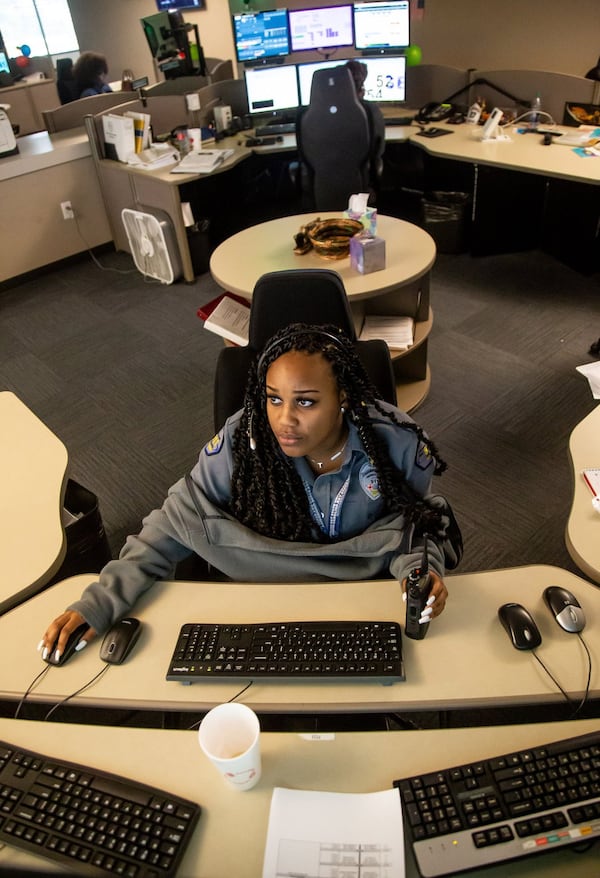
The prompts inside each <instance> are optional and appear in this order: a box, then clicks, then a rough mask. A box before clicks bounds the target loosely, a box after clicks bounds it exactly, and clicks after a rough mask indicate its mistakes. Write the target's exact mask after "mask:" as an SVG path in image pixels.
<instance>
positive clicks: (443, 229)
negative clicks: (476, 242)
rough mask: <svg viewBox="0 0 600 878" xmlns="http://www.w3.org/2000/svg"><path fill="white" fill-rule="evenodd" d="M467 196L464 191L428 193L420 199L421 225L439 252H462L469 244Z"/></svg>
mask: <svg viewBox="0 0 600 878" xmlns="http://www.w3.org/2000/svg"><path fill="white" fill-rule="evenodd" d="M470 201H471V196H470V195H469V193H468V192H430V193H427V194H426V195H425V197H424V198H423V201H422V216H423V221H422V226H423V228H424V229H425V231H426V232H429V234H430V235H431V237H432V238H433V240H434V241H435V244H436V247H437V249H438V250H439V252H440V253H464V251H465V250H467V249H468V246H469V226H470V216H469V207H470Z"/></svg>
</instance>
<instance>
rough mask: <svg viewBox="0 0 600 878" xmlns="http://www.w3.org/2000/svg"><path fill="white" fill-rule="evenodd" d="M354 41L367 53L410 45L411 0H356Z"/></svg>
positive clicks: (383, 51)
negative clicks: (369, 0)
mask: <svg viewBox="0 0 600 878" xmlns="http://www.w3.org/2000/svg"><path fill="white" fill-rule="evenodd" d="M354 45H355V47H356V48H357V49H360V50H361V51H362V52H364V53H365V54H370V53H372V54H384V53H385V52H386V51H394V50H395V49H404V48H406V47H407V46H409V45H410V5H409V0H371V2H369V3H355V4H354Z"/></svg>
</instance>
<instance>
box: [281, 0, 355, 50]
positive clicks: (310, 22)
mask: <svg viewBox="0 0 600 878" xmlns="http://www.w3.org/2000/svg"><path fill="white" fill-rule="evenodd" d="M288 20H289V23H290V45H291V48H292V52H304V51H307V50H309V49H313V50H316V49H339V48H342V47H343V46H352V45H354V31H353V29H352V6H350V5H347V6H346V5H344V6H323V7H321V8H315V9H288Z"/></svg>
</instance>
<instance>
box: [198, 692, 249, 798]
mask: <svg viewBox="0 0 600 878" xmlns="http://www.w3.org/2000/svg"><path fill="white" fill-rule="evenodd" d="M198 740H199V742H200V747H201V748H202V750H203V752H204V753H205V754H206V755H207V756H208V758H209V759H210V761H211V762H212V764H213V765H214V766H215V768H217V769H218V770H219V771H220V772H221V774H222V775H223V777H224V778H225V780H227V781H228V782H229V783H230V784H231V786H232V787H235V788H236V790H250V789H252V787H253V786H254V785H255V784H257V783H258V781H259V780H260V773H261V763H260V725H259V722H258V717H257V716H256V714H255V713H254V711H253V710H251V709H250V708H249V707H246V705H245V704H238V703H236V702H231V703H228V704H219V705H218V707H213V709H212V710H210V711H209V712H208V713H207V714H206V716H205V717H204V719H203V720H202V722H201V723H200V728H199V729H198Z"/></svg>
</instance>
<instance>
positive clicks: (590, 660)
mask: <svg viewBox="0 0 600 878" xmlns="http://www.w3.org/2000/svg"><path fill="white" fill-rule="evenodd" d="M577 636H578V637H579V639H580V640H581V642H582V644H583V647H584V649H585V651H586V653H587V656H588V678H587V683H586V687H585V692H584V693H583V698H582V699H581V701H580V702H579V704H577V705H576V704H575V702H574V701H571V699H570V698H569V696H568V695H567V693H566V692H565V690H564V689H563V687H562V686H561V685H560V683H559V682H558V680H557V679H556V677H554V676H553V674H552V673H551V672H550V671H549V670H548V668H547V667H546V665H545V664H544V662H543V661H542V660H541V658H540V657H539V655H538V654H537V652H536V651H535V649H534V650H532V652H533V657H534V658H535V659H536V661H537V662H539V664H540V665H541V666H542V668H543V669H544V671H545V672H546V673H547V674H548V676H549V677H550V679H551V680H552V682H553V683H554V685H555V686H557V687H558V688H559V689H560V691H561V692H562V694H563V695H564V697H565V700H566V702H567V704H568V705H569V707H571V708H572V709H573V713H572V714H571V715H570V717H569V719H573V718H574V717H575V715H576V714H577V713H579V711H580V710H581V708H582V707H583V705H584V704H585V702H586V701H587V697H588V693H589V690H590V680H591V676H592V659H591V656H590V651H589V649H588V648H587V645H586V643H585V641H584V639H583V637H581V635H580V634H579V633H578V634H577Z"/></svg>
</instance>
